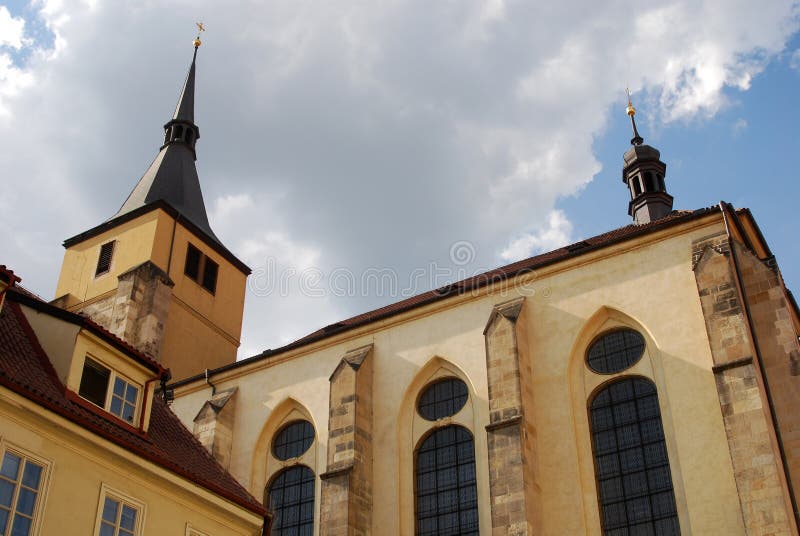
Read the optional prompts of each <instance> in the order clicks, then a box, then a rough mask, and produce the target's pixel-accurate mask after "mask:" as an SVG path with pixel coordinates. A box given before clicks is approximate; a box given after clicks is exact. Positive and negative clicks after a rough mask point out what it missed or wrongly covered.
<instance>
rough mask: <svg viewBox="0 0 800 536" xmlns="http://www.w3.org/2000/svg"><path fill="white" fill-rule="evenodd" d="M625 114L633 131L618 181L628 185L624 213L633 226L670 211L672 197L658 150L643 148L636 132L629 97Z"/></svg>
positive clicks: (662, 215)
mask: <svg viewBox="0 0 800 536" xmlns="http://www.w3.org/2000/svg"><path fill="white" fill-rule="evenodd" d="M625 111H626V112H627V114H628V117H630V118H631V127H632V128H633V138H631V146H632V147H631V148H630V149H628V150H627V151H626V152H625V155H624V156H623V160H624V167H623V168H622V182H624V183H625V184H626V185H627V186H628V190H629V191H630V194H631V201H630V203H629V204H628V214H629V215H630V216H631V217H632V218H633V222H634V223H637V224H641V223H649V222H651V221H653V220H657V219H660V218H663V217H664V216H666V215H667V214H669V213H670V212H672V196H671V195H669V194H668V193H667V187H666V185H665V184H664V176H665V175H666V173H667V165H666V164H665V163H664V162H662V161H661V153H660V152H659V151H658V149H656V148H654V147H650V146H649V145H644V139H643V138H642V137H641V136H640V135H639V131H638V130H637V129H636V119H635V115H636V108H634V107H633V103H632V102H631V98H630V94H629V95H628V107H627V108H626V110H625Z"/></svg>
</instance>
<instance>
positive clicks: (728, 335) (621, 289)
mask: <svg viewBox="0 0 800 536" xmlns="http://www.w3.org/2000/svg"><path fill="white" fill-rule="evenodd" d="M198 44H199V42H198ZM196 55H197V47H195V58H193V60H192V63H191V66H190V68H189V73H188V76H187V78H186V81H185V84H184V86H183V90H182V92H181V95H180V98H179V101H178V105H177V107H176V109H175V113H174V115H173V117H172V118H171V119H170V120H169V121H168V122H167V123H166V125H165V126H164V131H165V136H164V141H163V145H162V146H161V148H160V150H159V153H158V155H157V156H156V158H155V160H154V161H153V163H152V164H151V165H150V167H149V169H148V170H147V171H146V172H145V174H144V176H142V178H141V179H140V180H139V182H138V184H136V186H135V187H134V189H133V191H132V192H131V194H130V195H129V196H128V198H127V199H126V200H125V201H124V203H123V204H122V207H121V208H120V210H119V211H118V212H117V213H116V214H114V215H113V216H111V218H110V219H109V220H108V221H106V222H103V223H101V224H99V225H97V226H96V227H94V228H92V229H89V230H87V231H85V232H83V233H81V234H79V235H77V236H74V237H72V238H69V239H67V240H66V241H65V242H64V246H65V248H66V253H65V256H64V262H63V267H62V271H61V276H60V278H59V282H58V290H57V297H56V299H55V300H54V302H53V304H54V305H56V306H58V307H60V308H62V309H66V310H67V311H69V312H73V313H81V314H83V315H85V316H88V317H89V318H91V319H92V320H93V321H94V322H95V323H96V324H98V325H99V326H101V327H103V328H104V329H105V330H107V331H108V332H110V333H111V334H114V335H115V336H117V337H119V338H120V339H123V340H125V341H127V343H129V344H130V345H132V346H134V347H136V348H137V349H138V350H139V351H141V352H143V353H145V354H148V355H149V356H152V358H153V359H154V360H156V361H157V362H158V363H159V366H161V367H163V368H165V369H166V368H169V369H170V370H171V373H172V383H171V384H170V385H167V386H165V387H164V390H165V392H164V393H163V394H165V395H169V394H172V393H173V392H174V401H173V402H172V404H171V410H172V411H173V412H174V413H175V414H176V415H177V416H178V418H179V419H180V420H181V421H182V422H183V424H184V425H185V426H186V427H187V428H188V429H189V430H190V431H192V433H193V434H194V436H195V438H197V439H198V440H199V441H200V443H201V444H202V445H204V446H205V448H206V449H207V450H208V451H209V452H210V453H211V454H212V455H213V457H214V458H216V460H217V461H218V462H219V463H220V464H221V465H222V466H223V467H224V468H225V469H227V470H228V471H229V472H230V473H231V474H232V475H233V476H234V477H235V478H236V479H237V480H238V482H239V483H240V484H241V485H242V486H243V487H244V488H245V489H246V490H247V492H249V493H250V494H252V495H253V496H254V497H257V498H259V499H261V500H263V504H264V506H265V507H266V508H267V510H268V511H269V512H271V514H272V523H271V527H270V529H269V530H270V531H271V532H270V534H272V535H276V536H277V535H309V536H310V535H342V536H345V535H367V534H373V535H376V536H377V535H381V536H383V535H387V536H392V535H412V534H416V535H419V536H433V535H473V534H474V535H477V534H481V535H493V536H499V535H537V536H538V535H554V536H562V535H583V534H586V535H599V534H605V535H677V534H683V535H689V534H695V535H717V534H718V535H764V536H766V535H787V536H788V535H797V534H798V507H797V498H796V492H797V490H800V412H798V411H797V407H798V402H800V347H799V346H798V333H800V314H799V313H798V308H797V304H796V303H795V301H794V299H793V298H792V295H791V293H790V292H789V291H788V290H787V289H786V287H785V285H784V282H783V279H782V277H781V273H780V270H779V268H778V266H777V264H776V261H775V258H774V257H773V255H772V253H771V251H770V248H769V245H768V243H767V241H766V239H765V237H764V236H763V235H762V233H761V231H760V230H759V227H758V224H757V223H756V220H755V218H754V216H753V215H752V214H751V213H750V211H749V210H747V209H736V208H734V207H732V206H731V205H729V204H727V203H724V202H720V203H719V204H718V205H716V206H711V207H705V208H699V209H696V210H673V198H672V196H671V195H670V194H669V193H668V184H669V178H668V174H667V166H666V164H665V163H664V161H663V160H662V156H661V154H660V152H659V151H658V150H657V149H656V148H654V147H652V146H650V145H647V144H645V143H644V140H643V138H642V136H641V135H640V134H639V132H638V130H637V128H636V123H635V113H636V111H635V109H634V108H633V106H632V105H630V103H629V106H628V109H627V113H628V115H629V117H630V121H631V125H632V127H633V139H632V140H631V145H630V147H629V148H628V149H627V151H626V152H625V153H624V156H623V167H622V182H623V184H624V186H625V189H623V188H620V209H622V207H623V203H624V202H625V201H624V199H627V203H628V213H629V215H630V216H631V218H632V221H631V223H630V225H627V226H625V227H622V228H619V229H614V230H611V231H608V232H604V233H602V234H598V235H597V236H594V237H591V238H587V239H585V240H582V241H580V242H577V243H574V244H571V245H568V246H565V247H562V248H559V249H556V250H554V251H550V252H548V253H544V254H541V255H538V256H535V257H532V258H529V259H525V260H522V261H519V262H516V263H513V264H510V265H507V266H503V267H501V268H497V269H495V270H492V271H489V272H487V273H484V274H480V275H478V276H475V277H472V278H469V279H465V280H463V281H458V282H455V283H453V284H450V285H447V286H445V287H442V288H438V289H435V290H432V291H429V292H425V293H422V294H420V295H417V296H414V297H412V298H409V299H406V300H403V301H400V302H397V303H393V304H391V305H387V306H385V307H382V308H379V309H376V310H373V311H369V312H366V313H363V314H360V315H358V316H355V317H352V318H348V319H344V320H342V321H340V322H337V323H334V324H331V325H329V326H326V327H323V328H321V329H319V330H318V331H315V332H313V333H311V334H309V335H308V336H306V337H303V338H301V339H299V340H297V341H294V342H292V343H290V344H287V345H285V346H283V347H282V348H278V349H274V350H267V351H265V352H263V353H261V354H258V355H255V356H252V357H248V358H246V359H243V360H240V361H236V360H235V359H236V350H237V347H238V346H239V339H240V334H241V326H242V312H243V303H244V292H245V285H246V278H247V276H248V274H249V273H250V269H249V268H248V267H247V266H246V265H245V264H244V263H243V262H242V261H240V260H239V259H238V258H237V257H236V256H235V255H234V254H233V253H232V252H231V251H230V250H228V249H227V248H226V247H225V245H224V244H223V243H222V242H221V241H220V240H219V238H218V237H217V236H216V235H215V234H214V232H213V231H212V229H211V225H210V223H209V221H208V217H207V214H206V210H205V206H204V202H203V197H202V193H201V190H200V182H199V179H198V176H197V171H196V169H195V164H194V162H195V159H196V146H197V141H198V139H199V137H200V131H199V129H198V127H197V125H196V124H195V121H194V92H195V70H196ZM623 192H627V197H626V198H623ZM276 306H277V307H279V306H280V304H279V303H276Z"/></svg>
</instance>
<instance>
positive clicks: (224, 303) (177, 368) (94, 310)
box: [56, 208, 247, 379]
mask: <svg viewBox="0 0 800 536" xmlns="http://www.w3.org/2000/svg"><path fill="white" fill-rule="evenodd" d="M111 240H115V241H116V243H115V247H114V254H113V257H112V262H111V269H110V270H109V271H108V272H107V273H105V274H102V275H100V276H97V277H95V275H94V274H95V270H96V266H97V259H98V256H99V253H100V247H101V246H102V245H103V244H105V243H107V242H109V241H111ZM190 243H191V244H192V245H193V246H194V247H196V248H197V249H198V250H200V252H201V253H202V254H203V255H205V256H206V257H208V258H209V259H211V260H213V261H214V262H215V263H217V265H218V266H219V271H218V274H217V286H216V291H215V292H214V293H213V294H212V293H211V292H209V291H208V290H206V289H205V288H204V287H202V286H201V285H200V284H199V283H198V282H196V281H194V280H192V279H191V278H189V277H188V276H186V275H185V274H184V267H185V262H186V252H187V248H188V245H189V244H190ZM148 261H149V262H151V263H152V264H154V265H155V266H157V267H158V268H160V269H161V270H163V271H164V272H166V273H167V274H168V276H169V279H170V280H171V281H172V282H173V283H174V286H173V287H172V289H171V297H170V300H169V303H168V304H165V305H164V310H165V311H166V314H165V316H164V318H163V339H162V342H161V350H160V354H159V356H160V360H161V363H162V364H163V365H164V366H166V367H169V368H170V369H171V370H172V374H173V378H175V379H179V378H184V377H187V376H190V375H192V374H196V373H198V372H201V371H202V370H204V369H205V368H215V367H219V366H222V365H225V364H228V363H232V362H234V361H235V360H236V352H237V350H238V347H239V338H240V336H241V330H242V314H243V310H244V295H245V287H246V283H247V276H246V275H245V274H244V273H242V271H241V270H240V269H239V268H237V267H236V266H235V265H234V264H233V263H232V262H231V261H229V260H227V259H226V257H225V256H223V255H221V254H220V253H219V252H217V250H216V249H214V248H212V247H210V246H209V245H208V244H207V243H206V241H204V240H203V239H201V238H199V237H198V236H197V235H196V234H194V233H193V232H192V231H191V230H190V229H189V228H188V227H187V226H184V225H183V224H182V223H181V221H180V218H177V219H176V218H175V217H174V216H173V215H172V214H170V213H168V212H166V211H165V210H163V209H161V208H157V209H154V210H152V211H149V212H146V213H144V214H142V215H140V216H138V217H136V218H134V219H132V220H130V221H127V222H124V223H121V224H119V225H117V226H115V227H112V228H110V229H108V230H106V231H104V232H102V233H100V234H98V235H96V236H93V237H91V238H88V239H86V240H84V241H82V242H79V243H77V244H73V245H71V246H70V247H69V248H67V250H66V252H65V254H64V263H63V266H62V269H61V275H60V277H59V282H58V286H57V291H56V296H57V301H56V303H58V304H59V305H60V306H62V307H65V308H67V309H69V310H72V311H83V312H85V313H87V314H89V316H91V317H92V318H93V319H94V320H95V321H96V322H98V323H99V324H101V325H103V326H104V327H106V328H107V329H112V331H114V330H113V328H112V324H113V322H112V318H113V317H114V315H115V314H117V315H118V314H119V310H120V308H119V302H120V300H121V299H122V300H125V299H128V298H129V297H128V296H117V294H116V291H117V288H118V277H119V276H120V274H123V273H126V272H127V271H129V270H131V269H132V268H135V267H137V266H139V265H141V264H143V263H146V262H148ZM119 335H122V333H120V334H119ZM131 342H132V341H131Z"/></svg>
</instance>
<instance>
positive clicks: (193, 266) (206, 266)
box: [183, 244, 219, 294]
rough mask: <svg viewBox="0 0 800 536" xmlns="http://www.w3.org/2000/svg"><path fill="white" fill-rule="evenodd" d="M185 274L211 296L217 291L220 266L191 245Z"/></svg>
mask: <svg viewBox="0 0 800 536" xmlns="http://www.w3.org/2000/svg"><path fill="white" fill-rule="evenodd" d="M183 273H184V274H186V275H187V276H189V277H190V278H191V279H193V280H194V281H195V282H196V283H197V284H199V285H200V286H202V287H203V288H204V289H206V290H207V291H209V292H210V293H211V294H214V293H215V292H216V291H217V276H218V275H219V264H217V263H216V262H214V261H212V260H211V259H210V258H208V257H207V256H206V255H203V253H202V252H201V251H200V250H199V249H197V248H196V247H194V246H193V245H191V244H189V246H188V247H187V249H186V262H185V264H184V267H183Z"/></svg>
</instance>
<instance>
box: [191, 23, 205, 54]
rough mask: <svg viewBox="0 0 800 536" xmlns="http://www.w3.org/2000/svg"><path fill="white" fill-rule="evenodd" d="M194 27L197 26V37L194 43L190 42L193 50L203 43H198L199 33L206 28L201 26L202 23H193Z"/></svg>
mask: <svg viewBox="0 0 800 536" xmlns="http://www.w3.org/2000/svg"><path fill="white" fill-rule="evenodd" d="M195 25H196V26H197V37H195V38H194V41H192V44H193V45H194V48H197V47H199V46H200V45H202V44H203V42H202V41H200V32H205V31H206V28H205V26H203V23H202V22H195Z"/></svg>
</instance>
